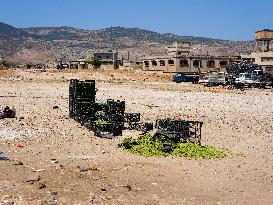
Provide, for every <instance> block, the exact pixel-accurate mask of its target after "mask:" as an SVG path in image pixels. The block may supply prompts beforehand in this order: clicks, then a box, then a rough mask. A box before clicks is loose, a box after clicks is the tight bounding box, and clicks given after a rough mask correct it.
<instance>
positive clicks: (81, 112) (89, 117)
mask: <svg viewBox="0 0 273 205" xmlns="http://www.w3.org/2000/svg"><path fill="white" fill-rule="evenodd" d="M95 101H96V88H95V81H94V80H85V81H79V80H76V79H72V80H70V85H69V117H70V118H73V119H74V120H76V121H77V122H79V123H81V124H84V123H90V122H92V121H94V119H95Z"/></svg>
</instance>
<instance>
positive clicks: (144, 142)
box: [119, 135, 226, 159]
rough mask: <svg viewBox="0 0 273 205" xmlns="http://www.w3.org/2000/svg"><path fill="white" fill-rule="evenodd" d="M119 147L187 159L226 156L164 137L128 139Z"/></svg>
mask: <svg viewBox="0 0 273 205" xmlns="http://www.w3.org/2000/svg"><path fill="white" fill-rule="evenodd" d="M119 147H121V148H123V149H125V150H128V151H129V152H130V153H132V154H138V155H143V156H145V157H152V156H157V157H159V156H164V157H166V156H178V157H187V158H191V159H192V158H195V159H197V158H203V159H211V158H223V157H225V156H226V154H225V152H224V151H223V150H220V149H217V148H214V147H210V146H207V145H205V146H201V145H198V144H193V143H181V142H177V143H174V142H171V141H167V140H166V139H165V138H164V137H163V138H161V139H160V138H158V137H157V139H155V137H154V136H152V135H142V136H140V137H138V138H137V139H132V138H126V139H124V141H123V142H122V143H121V144H120V145H119Z"/></svg>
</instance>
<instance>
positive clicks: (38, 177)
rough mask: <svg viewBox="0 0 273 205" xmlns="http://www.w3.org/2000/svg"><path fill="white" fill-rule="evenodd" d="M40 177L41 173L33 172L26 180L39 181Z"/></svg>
mask: <svg viewBox="0 0 273 205" xmlns="http://www.w3.org/2000/svg"><path fill="white" fill-rule="evenodd" d="M40 179H41V177H40V175H38V174H36V173H33V174H31V175H29V176H28V177H27V179H26V182H38V181H40Z"/></svg>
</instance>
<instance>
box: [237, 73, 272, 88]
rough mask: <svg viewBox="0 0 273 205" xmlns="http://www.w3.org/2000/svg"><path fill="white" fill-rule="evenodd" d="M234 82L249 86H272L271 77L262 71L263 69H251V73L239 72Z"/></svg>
mask: <svg viewBox="0 0 273 205" xmlns="http://www.w3.org/2000/svg"><path fill="white" fill-rule="evenodd" d="M235 84H241V85H243V86H244V87H249V88H265V87H266V86H272V78H271V77H269V76H267V75H266V74H265V73H263V70H253V71H252V72H251V73H247V72H246V73H240V74H239V76H238V77H237V78H236V79H235Z"/></svg>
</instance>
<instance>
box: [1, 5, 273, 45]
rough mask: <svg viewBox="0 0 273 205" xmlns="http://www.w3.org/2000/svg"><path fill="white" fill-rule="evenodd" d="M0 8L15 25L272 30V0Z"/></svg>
mask: <svg viewBox="0 0 273 205" xmlns="http://www.w3.org/2000/svg"><path fill="white" fill-rule="evenodd" d="M0 8H1V10H0V22H4V23H7V24H10V25H12V26H15V27H18V28H26V27H51V26H71V27H76V28H82V29H100V28H107V27H111V26H123V27H138V28H143V29H148V30H152V31H156V32H159V33H174V34H177V35H183V36H196V37H211V38H217V39H225V40H253V39H254V33H255V31H257V30H261V29H266V28H268V29H273V0H0Z"/></svg>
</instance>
